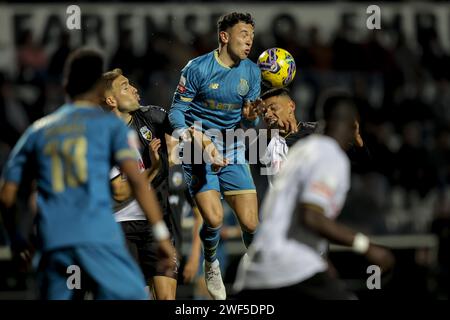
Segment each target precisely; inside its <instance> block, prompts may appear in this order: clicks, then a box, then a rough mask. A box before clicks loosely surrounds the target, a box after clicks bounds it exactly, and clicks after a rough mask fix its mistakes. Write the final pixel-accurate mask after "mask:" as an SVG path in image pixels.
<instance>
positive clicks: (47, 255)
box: [0, 49, 174, 299]
mask: <svg viewBox="0 0 450 320" xmlns="http://www.w3.org/2000/svg"><path fill="white" fill-rule="evenodd" d="M102 69H103V58H102V57H101V56H100V55H99V54H98V53H97V52H95V51H92V50H86V49H81V50H79V51H76V52H74V53H73V54H72V55H70V56H69V59H68V61H67V64H66V67H65V90H66V93H67V95H68V97H69V98H70V103H67V104H65V105H63V106H62V107H61V108H59V109H58V110H57V111H55V112H54V113H52V114H50V115H48V116H46V117H44V118H41V119H39V120H37V121H36V122H35V123H33V125H32V126H31V127H30V128H28V129H27V131H26V132H25V133H24V135H23V136H22V137H21V139H20V140H19V142H18V143H17V144H16V146H15V147H14V149H13V150H12V152H11V155H10V157H9V159H8V162H7V164H6V167H5V170H4V172H3V179H2V183H1V191H0V203H1V205H2V212H4V213H5V214H4V218H5V219H6V220H5V221H8V223H7V226H8V229H9V231H10V234H12V235H13V236H12V237H11V240H12V248H13V249H14V250H17V249H20V247H18V246H17V242H16V241H15V240H16V239H15V237H14V232H13V230H14V226H13V223H12V221H11V220H12V219H11V218H12V214H11V210H12V208H13V205H14V203H15V198H16V195H17V189H18V185H19V183H20V182H21V180H22V178H23V176H24V171H26V170H29V171H30V172H31V173H33V175H34V177H35V178H36V180H37V191H38V200H37V202H38V208H39V212H38V215H37V230H38V239H39V247H40V250H41V251H42V258H41V262H40V265H39V273H38V277H39V284H40V289H41V298H43V299H77V298H82V297H83V294H84V293H85V292H86V291H90V292H92V293H93V294H94V297H95V298H97V299H146V298H147V294H146V293H145V290H144V287H145V282H144V279H143V276H142V274H141V273H140V271H139V268H138V267H137V265H136V264H135V262H134V260H133V259H132V257H131V256H130V255H129V253H128V251H127V249H126V246H125V241H124V237H123V233H122V231H121V229H120V226H119V225H118V224H117V223H116V222H115V221H114V217H113V214H112V203H111V191H110V185H109V172H110V169H111V166H112V165H114V164H117V165H118V166H120V168H121V170H122V172H124V173H125V174H126V175H127V177H128V181H129V182H130V184H131V187H132V189H133V191H134V193H135V195H136V199H137V200H138V202H139V204H140V205H141V206H142V208H143V210H144V212H145V213H146V215H147V217H148V219H149V221H150V222H151V223H152V224H153V228H154V233H155V236H156V237H157V238H158V239H159V246H160V249H161V251H162V254H163V257H164V259H163V261H162V262H163V263H166V264H170V263H172V259H171V257H173V252H174V249H173V247H172V245H171V243H170V241H169V232H168V230H167V228H166V226H165V224H164V222H163V221H162V214H161V209H160V207H159V205H158V202H157V199H156V196H155V194H154V192H153V191H152V190H151V189H149V187H148V184H147V181H146V180H145V179H144V177H143V176H141V175H140V173H139V170H138V165H137V162H136V151H134V150H133V149H132V146H133V145H134V144H136V143H137V140H136V136H135V134H134V132H131V131H129V130H128V128H127V127H126V125H125V124H124V123H123V122H122V121H121V120H120V119H118V118H117V117H115V116H114V115H113V114H110V113H106V112H104V111H103V110H102V109H101V108H100V107H99V103H100V99H101V95H102V94H103V86H102V84H101V82H99V80H100V78H101V76H102V72H103V70H102ZM77 270H78V271H77ZM74 272H75V274H73V273H74ZM77 272H78V274H76V273H77ZM71 275H73V277H70V276H71ZM76 279H78V280H76Z"/></svg>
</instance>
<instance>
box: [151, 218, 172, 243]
mask: <svg viewBox="0 0 450 320" xmlns="http://www.w3.org/2000/svg"><path fill="white" fill-rule="evenodd" d="M152 231H153V236H154V237H155V239H156V241H162V240H167V239H169V238H170V233H169V230H168V229H167V226H166V224H165V223H164V221H162V220H161V221H158V222H157V223H155V224H154V225H152Z"/></svg>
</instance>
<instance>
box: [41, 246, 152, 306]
mask: <svg viewBox="0 0 450 320" xmlns="http://www.w3.org/2000/svg"><path fill="white" fill-rule="evenodd" d="M70 266H72V267H70ZM73 266H76V267H73ZM69 267H70V268H69ZM68 268H69V269H68ZM76 268H79V269H78V270H79V272H78V271H77V269H76ZM77 275H79V277H78V278H77ZM38 281H39V287H40V292H41V299H45V300H71V299H83V297H84V294H85V293H86V292H91V293H92V294H93V295H94V299H101V300H116V299H120V300H146V299H147V300H148V299H149V296H148V294H147V293H146V292H145V281H144V277H143V275H142V273H141V271H140V269H139V267H138V266H137V265H136V263H135V262H134V260H133V258H132V257H131V255H130V254H129V253H128V251H127V249H126V247H125V245H121V246H117V245H114V246H113V245H102V244H86V245H77V246H73V247H67V248H62V249H56V250H52V251H48V252H45V253H44V254H43V255H42V257H41V262H40V265H39V273H38Z"/></svg>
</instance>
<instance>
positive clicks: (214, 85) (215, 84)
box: [209, 83, 219, 90]
mask: <svg viewBox="0 0 450 320" xmlns="http://www.w3.org/2000/svg"><path fill="white" fill-rule="evenodd" d="M209 87H210V88H211V89H214V90H216V89H219V84H218V83H211V84H210V85H209Z"/></svg>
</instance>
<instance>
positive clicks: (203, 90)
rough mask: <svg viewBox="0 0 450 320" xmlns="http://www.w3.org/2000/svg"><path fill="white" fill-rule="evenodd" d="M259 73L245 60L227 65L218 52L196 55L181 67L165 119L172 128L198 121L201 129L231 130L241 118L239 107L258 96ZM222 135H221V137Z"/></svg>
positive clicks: (256, 68) (255, 67) (257, 69)
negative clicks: (167, 118) (178, 79)
mask: <svg viewBox="0 0 450 320" xmlns="http://www.w3.org/2000/svg"><path fill="white" fill-rule="evenodd" d="M260 90H261V72H260V70H259V68H258V66H257V65H256V64H255V63H253V62H252V61H250V60H249V59H245V60H242V61H241V62H240V63H239V64H238V65H236V66H233V67H228V66H226V65H224V64H223V63H222V62H221V61H220V60H219V58H218V51H217V50H214V51H212V52H210V53H208V54H205V55H203V56H200V57H197V58H195V59H193V60H191V61H189V63H188V64H187V65H186V66H185V67H184V69H183V70H182V72H181V78H180V82H179V84H178V87H177V89H176V91H175V94H174V98H173V103H172V108H171V109H170V112H169V120H170V122H171V124H172V126H173V128H174V129H182V128H187V127H190V126H192V125H193V124H194V122H196V121H197V122H201V126H202V130H203V131H205V130H210V129H217V130H219V131H220V132H221V134H222V135H225V130H229V129H231V130H234V129H235V128H236V127H238V126H239V124H240V123H241V120H242V106H243V105H244V102H245V101H246V100H249V101H254V100H255V99H257V98H258V97H259V95H260ZM224 137H225V136H224Z"/></svg>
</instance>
